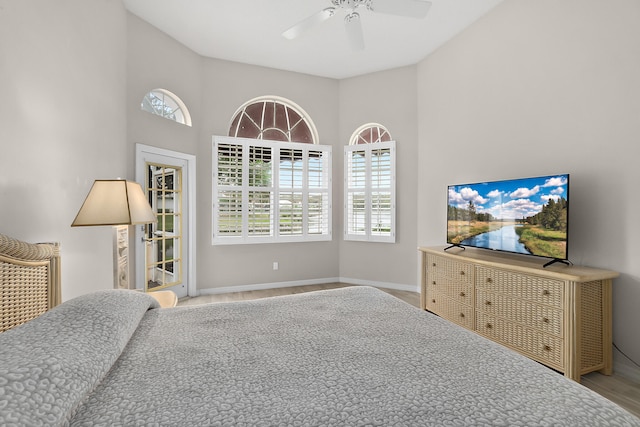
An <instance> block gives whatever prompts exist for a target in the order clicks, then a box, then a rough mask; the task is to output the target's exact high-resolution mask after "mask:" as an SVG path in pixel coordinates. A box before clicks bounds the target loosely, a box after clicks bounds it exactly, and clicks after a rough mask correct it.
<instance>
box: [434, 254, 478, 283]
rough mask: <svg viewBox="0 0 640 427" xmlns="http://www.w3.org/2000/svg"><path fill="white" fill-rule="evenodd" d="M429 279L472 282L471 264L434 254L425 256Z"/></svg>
mask: <svg viewBox="0 0 640 427" xmlns="http://www.w3.org/2000/svg"><path fill="white" fill-rule="evenodd" d="M427 277H428V278H429V281H433V280H436V281H438V280H440V281H442V280H446V279H450V280H453V281H455V282H461V283H469V284H473V265H472V264H467V263H465V262H458V261H454V260H451V259H448V258H444V257H439V256H436V255H429V256H427Z"/></svg>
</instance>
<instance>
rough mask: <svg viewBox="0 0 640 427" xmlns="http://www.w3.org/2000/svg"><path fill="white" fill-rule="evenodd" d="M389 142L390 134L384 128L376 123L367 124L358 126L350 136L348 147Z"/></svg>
mask: <svg viewBox="0 0 640 427" xmlns="http://www.w3.org/2000/svg"><path fill="white" fill-rule="evenodd" d="M389 141H391V134H390V133H389V131H388V130H387V128H386V127H384V126H382V125H381V124H378V123H368V124H366V125H362V126H360V127H359V128H358V129H356V131H355V132H354V133H353V134H352V135H351V140H350V141H349V145H357V144H374V143H376V142H389Z"/></svg>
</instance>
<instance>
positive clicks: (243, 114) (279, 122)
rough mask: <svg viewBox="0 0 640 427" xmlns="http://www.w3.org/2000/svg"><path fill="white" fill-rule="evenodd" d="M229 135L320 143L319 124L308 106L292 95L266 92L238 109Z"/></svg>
mask: <svg viewBox="0 0 640 427" xmlns="http://www.w3.org/2000/svg"><path fill="white" fill-rule="evenodd" d="M229 136H234V137H239V138H252V139H265V140H270V141H283V142H302V143H305V144H317V143H318V134H317V131H316V128H315V126H314V124H313V122H312V121H311V118H309V117H308V116H307V115H306V113H305V112H304V110H302V108H300V107H299V106H297V105H296V104H294V103H293V102H291V101H289V100H288V99H284V98H280V97H275V96H264V97H260V98H255V99H252V100H251V101H248V102H247V103H245V104H244V105H243V106H242V107H240V108H239V109H238V111H236V113H235V114H234V116H233V120H232V121H231V126H230V127H229Z"/></svg>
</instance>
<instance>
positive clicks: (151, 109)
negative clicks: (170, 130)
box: [140, 89, 191, 126]
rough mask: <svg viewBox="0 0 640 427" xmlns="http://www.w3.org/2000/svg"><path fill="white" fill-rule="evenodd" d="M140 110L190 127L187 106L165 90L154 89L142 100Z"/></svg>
mask: <svg viewBox="0 0 640 427" xmlns="http://www.w3.org/2000/svg"><path fill="white" fill-rule="evenodd" d="M140 108H141V109H142V110H143V111H146V112H148V113H151V114H156V115H158V116H161V117H164V118H165V119H169V120H173V121H174V122H178V123H182V124H183V125H187V126H191V115H190V114H189V110H188V109H187V106H186V105H185V104H184V102H182V100H181V99H180V98H178V96H177V95H175V94H174V93H171V92H169V91H168V90H166V89H154V90H152V91H151V92H149V93H147V94H146V95H145V96H144V98H142V103H141V104H140Z"/></svg>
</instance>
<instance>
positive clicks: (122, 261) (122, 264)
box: [113, 225, 130, 289]
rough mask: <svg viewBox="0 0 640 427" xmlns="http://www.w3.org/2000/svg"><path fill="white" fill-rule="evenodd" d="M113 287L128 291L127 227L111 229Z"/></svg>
mask: <svg viewBox="0 0 640 427" xmlns="http://www.w3.org/2000/svg"><path fill="white" fill-rule="evenodd" d="M113 287H114V288H115V289H130V282H129V226H128V225H117V226H114V227H113Z"/></svg>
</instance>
